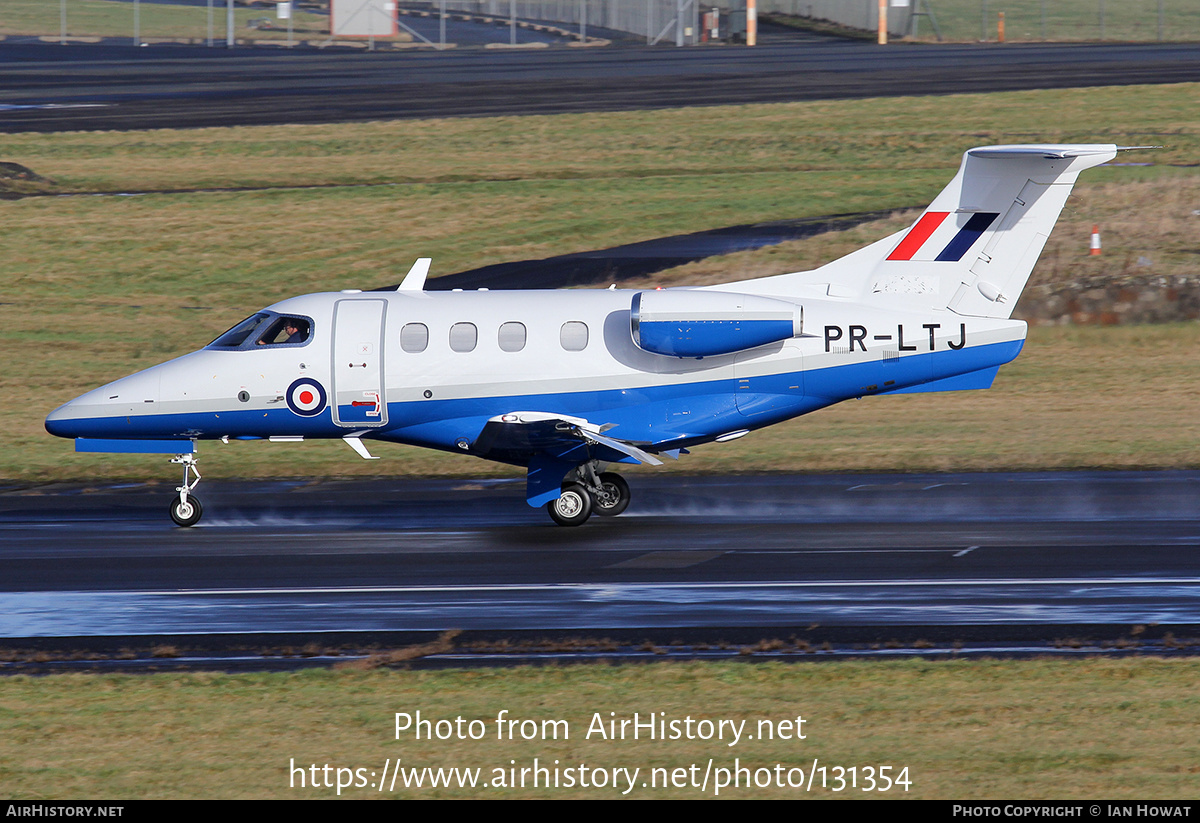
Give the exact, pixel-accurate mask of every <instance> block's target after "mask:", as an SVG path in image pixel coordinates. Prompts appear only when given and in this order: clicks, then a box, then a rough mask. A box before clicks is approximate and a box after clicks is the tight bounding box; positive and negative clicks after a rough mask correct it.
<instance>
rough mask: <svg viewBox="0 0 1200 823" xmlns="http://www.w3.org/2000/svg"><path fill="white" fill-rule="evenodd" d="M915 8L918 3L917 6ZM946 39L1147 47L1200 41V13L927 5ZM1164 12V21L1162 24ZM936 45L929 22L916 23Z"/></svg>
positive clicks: (976, 2) (984, 0)
mask: <svg viewBox="0 0 1200 823" xmlns="http://www.w3.org/2000/svg"><path fill="white" fill-rule="evenodd" d="M914 2H915V0H914ZM927 5H928V6H930V7H932V11H933V16H934V17H936V19H937V22H938V26H939V27H940V28H941V32H942V36H943V37H945V38H946V39H948V40H960V41H968V42H970V41H974V40H989V41H992V42H995V41H996V39H997V38H998V35H999V32H998V22H999V15H1000V13H1001V12H1003V13H1004V28H1005V39H1006V40H1008V41H1021V40H1059V41H1063V40H1116V41H1147V40H1158V39H1160V37H1159V32H1160V23H1161V32H1162V37H1161V39H1162V40H1175V41H1180V40H1198V39H1200V7H1198V6H1197V5H1196V4H1195V3H1193V2H1191V0H1161V2H1160V0H1119V2H1114V0H927ZM1160 10H1161V18H1160ZM918 25H919V29H918V33H919V35H920V39H922V40H932V39H934V37H933V35H934V31H933V26H932V25H931V23H930V18H924V19H922V20H920V21H919V23H918Z"/></svg>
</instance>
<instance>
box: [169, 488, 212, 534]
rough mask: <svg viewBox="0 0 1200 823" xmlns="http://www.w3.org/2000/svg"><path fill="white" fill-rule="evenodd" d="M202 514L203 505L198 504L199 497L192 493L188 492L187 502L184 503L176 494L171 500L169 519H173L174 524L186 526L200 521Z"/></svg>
mask: <svg viewBox="0 0 1200 823" xmlns="http://www.w3.org/2000/svg"><path fill="white" fill-rule="evenodd" d="M203 514H204V507H203V506H201V505H200V498H199V497H196V496H195V495H194V494H189V495H188V499H187V502H186V503H184V502H183V501H182V500H180V499H179V497H178V495H176V497H175V499H174V500H172V501H171V519H172V520H174V521H175V525H177V526H182V527H183V528H185V529H186V528H188V527H189V526H194V525H196V524H197V523H199V522H200V518H201V516H203Z"/></svg>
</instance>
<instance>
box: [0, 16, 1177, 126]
mask: <svg viewBox="0 0 1200 823" xmlns="http://www.w3.org/2000/svg"><path fill="white" fill-rule="evenodd" d="M1194 81H1200V45H1192V44H1157V43H1154V44H1115V43H1114V44H1108V43H1101V44H1071V45H1059V44H1008V45H998V44H991V45H989V44H960V45H939V46H930V45H895V46H887V47H880V46H876V45H874V44H872V43H869V42H863V41H850V40H838V39H830V38H817V37H813V36H806V35H799V34H798V35H794V36H782V37H777V38H775V39H773V40H772V41H771V42H769V43H768V44H766V45H762V46H759V47H756V48H746V47H743V46H724V45H714V46H711V47H696V48H674V47H666V46H663V47H654V48H650V47H645V46H621V47H609V48H594V49H571V48H565V47H564V48H548V49H540V50H535V51H525V50H517V51H504V50H488V49H477V50H471V49H461V50H458V49H456V50H451V51H445V52H435V51H411V52H386V53H385V52H376V53H362V52H352V53H351V52H345V51H341V52H335V51H332V50H329V51H317V50H312V49H310V50H303V51H301V50H296V51H285V50H279V49H258V50H255V49H249V48H238V49H232V50H226V49H209V48H204V47H194V46H154V47H148V48H140V49H139V48H133V47H121V46H66V47H64V46H57V45H50V44H21V43H3V44H0V132H21V131H60V130H95V129H148V128H192V127H202V126H230V125H256V124H277V123H331V122H352V121H367V120H381V119H395V118H427V117H462V116H482V115H525V114H548V113H562V112H572V111H611V110H621V109H646V108H651V109H653V108H664V107H678V106H705V105H720V104H742V103H771V102H784V101H794V100H814V99H829V98H845V97H893V96H903V95H924V94H952V93H960V92H992V91H1004V90H1014V89H1038V88H1063V87H1084V86H1101V85H1133V84H1145V83H1179V82H1194Z"/></svg>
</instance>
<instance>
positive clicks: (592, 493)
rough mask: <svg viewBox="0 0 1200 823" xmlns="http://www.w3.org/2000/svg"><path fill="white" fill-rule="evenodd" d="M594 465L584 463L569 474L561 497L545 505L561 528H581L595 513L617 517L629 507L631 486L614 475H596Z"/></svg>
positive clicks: (604, 473)
mask: <svg viewBox="0 0 1200 823" xmlns="http://www.w3.org/2000/svg"><path fill="white" fill-rule="evenodd" d="M597 468H598V466H597V465H596V464H595V463H584V464H583V465H582V466H579V467H578V468H577V469H575V471H574V472H572V473H571V475H568V477H567V481H566V482H564V483H563V486H562V494H561V495H560V496H559V498H558V499H557V500H551V501H550V502H549V503H547V504H546V511H547V512H548V513H549V515H550V518H551V519H552V520H553V521H554V522H555V523H557V524H558V525H560V526H582V525H583V524H584V523H586V522H587V521H588V518H589V517H591V516H592V515H593V514H598V515H600V516H601V517H615V516H617V515H618V514H620V513H621V512H623V511H625V509H627V508H629V499H630V492H629V484H628V483H626V482H625V478H624V477H622V476H621V475H619V474H616V473H614V472H597V471H596V469H597Z"/></svg>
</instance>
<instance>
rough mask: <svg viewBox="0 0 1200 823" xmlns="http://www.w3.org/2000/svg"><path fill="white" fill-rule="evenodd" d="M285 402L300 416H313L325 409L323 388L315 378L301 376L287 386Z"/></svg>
mask: <svg viewBox="0 0 1200 823" xmlns="http://www.w3.org/2000/svg"><path fill="white" fill-rule="evenodd" d="M287 404H288V408H289V409H291V410H292V411H294V412H295V413H296V414H298V415H300V416H301V417H315V416H316V415H318V414H320V413H321V412H323V411H325V389H324V388H323V387H322V386H321V384H320V383H318V382H317V381H316V380H312V379H311V378H308V377H301V378H300V379H299V380H297V381H296V382H294V383H292V385H290V386H288V390H287Z"/></svg>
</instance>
